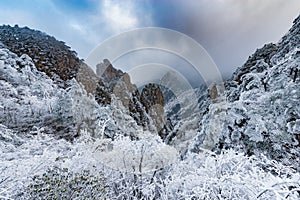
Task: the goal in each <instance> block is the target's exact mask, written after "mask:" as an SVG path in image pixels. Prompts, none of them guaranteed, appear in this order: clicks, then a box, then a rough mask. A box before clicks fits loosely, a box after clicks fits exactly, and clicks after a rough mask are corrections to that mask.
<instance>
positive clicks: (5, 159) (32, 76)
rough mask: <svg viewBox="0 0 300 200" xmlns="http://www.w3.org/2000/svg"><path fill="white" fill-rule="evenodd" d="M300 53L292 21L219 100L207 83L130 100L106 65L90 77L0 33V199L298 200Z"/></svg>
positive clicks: (132, 90)
mask: <svg viewBox="0 0 300 200" xmlns="http://www.w3.org/2000/svg"><path fill="white" fill-rule="evenodd" d="M299 52H300V16H299V17H298V18H297V19H296V20H295V21H294V25H293V27H292V28H291V29H290V30H289V32H288V33H287V34H286V35H285V36H284V37H283V38H282V40H281V41H280V42H279V43H277V44H267V45H265V46H264V47H262V48H261V49H258V50H257V51H256V52H255V53H254V54H253V55H252V56H250V57H249V59H248V60H247V62H246V63H245V64H244V65H243V66H242V67H240V68H238V69H237V71H236V72H235V73H234V74H233V76H232V78H231V79H230V80H228V81H226V82H225V83H224V84H225V94H226V100H222V101H219V100H216V99H215V98H214V97H215V96H218V94H217V93H218V92H219V90H218V86H217V85H215V86H213V87H211V88H207V87H206V86H201V87H200V88H196V89H194V90H191V91H185V92H184V93H183V94H180V95H177V96H175V95H174V94H171V92H170V91H168V90H167V88H159V87H158V86H157V85H155V84H149V85H146V86H145V87H144V88H143V89H142V90H141V92H139V90H138V88H136V86H135V85H133V84H131V81H130V77H129V75H128V74H127V73H124V72H122V71H120V70H117V69H115V68H113V66H112V65H111V63H110V62H109V61H108V60H104V61H103V63H99V65H98V68H97V71H98V75H97V74H95V73H94V72H93V71H92V70H91V69H90V68H89V67H88V66H87V65H86V64H85V63H84V61H83V60H80V59H79V58H77V56H76V53H75V52H74V51H72V50H71V49H70V48H69V47H67V46H66V45H65V44H64V43H63V42H59V41H57V40H56V39H55V38H53V37H51V36H48V35H47V34H45V33H41V32H39V31H34V30H31V29H29V28H26V27H25V28H20V27H18V26H15V27H10V26H1V27H0V94H1V95H0V153H1V159H0V199H65V198H69V199H275V198H279V199H299V198H300V196H299V195H300V184H299V183H300V173H299V172H300V169H299V166H300V160H299V156H300V145H299V144H300V105H299V100H300V90H299V84H300V76H299V74H300V72H299V61H300V53H299ZM164 85H167V84H164ZM163 94H165V95H166V94H168V97H166V96H165V97H164V96H163ZM195 97H196V101H191V99H194V98H195Z"/></svg>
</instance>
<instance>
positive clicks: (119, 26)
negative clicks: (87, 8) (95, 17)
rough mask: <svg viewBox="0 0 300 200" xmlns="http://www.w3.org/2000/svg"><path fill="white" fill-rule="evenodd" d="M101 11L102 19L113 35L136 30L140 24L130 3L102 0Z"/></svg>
mask: <svg viewBox="0 0 300 200" xmlns="http://www.w3.org/2000/svg"><path fill="white" fill-rule="evenodd" d="M101 10H102V15H103V19H104V20H105V22H106V23H107V25H108V27H110V28H111V29H112V30H113V31H114V32H115V33H119V32H121V31H124V30H128V29H132V28H136V27H137V26H138V25H139V24H140V22H139V19H138V16H137V15H136V13H135V10H136V8H135V6H134V4H133V2H132V1H119V2H116V1H112V0H104V1H103V4H102V6H101Z"/></svg>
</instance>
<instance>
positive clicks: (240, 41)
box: [0, 0, 300, 77]
mask: <svg viewBox="0 0 300 200" xmlns="http://www.w3.org/2000/svg"><path fill="white" fill-rule="evenodd" d="M299 14H300V1H299V0H182V1H181V0H119V1H116V0H101V1H96V0H0V24H10V25H15V24H19V25H20V26H28V27H30V28H34V29H38V30H41V31H44V32H46V33H48V34H50V35H53V36H55V37H56V38H57V39H59V40H63V41H65V42H66V43H67V44H68V45H69V46H71V47H72V49H74V50H75V51H77V52H78V53H79V56H80V57H81V58H83V59H86V58H87V57H88V55H89V53H90V52H91V50H92V49H94V48H95V47H97V45H98V44H99V43H101V42H103V41H104V40H106V39H107V38H109V37H111V36H113V35H116V34H119V33H122V32H124V31H128V30H131V29H134V28H142V27H149V26H151V27H163V28H169V29H172V30H176V31H179V32H181V33H184V34H186V35H188V36H190V37H192V38H193V39H195V40H196V41H197V42H198V43H200V44H201V45H202V46H203V47H204V48H205V49H206V51H207V52H208V53H209V55H210V56H211V57H212V59H213V60H214V62H215V63H216V64H217V66H218V68H219V69H220V71H221V73H222V75H223V77H228V76H229V75H230V74H231V73H232V72H233V71H234V70H235V69H236V68H237V67H238V66H241V65H242V64H243V62H245V60H246V59H247V57H248V56H249V55H250V54H252V53H253V52H254V51H255V49H256V48H258V47H261V46H262V45H263V44H265V43H268V42H277V41H278V40H279V39H280V38H281V37H282V36H283V35H284V34H285V33H286V32H287V31H288V29H289V28H290V27H291V25H292V21H293V19H294V18H296V17H297V15H299Z"/></svg>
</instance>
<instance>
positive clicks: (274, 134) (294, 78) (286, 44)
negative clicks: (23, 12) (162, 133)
mask: <svg viewBox="0 0 300 200" xmlns="http://www.w3.org/2000/svg"><path fill="white" fill-rule="evenodd" d="M299 52H300V17H298V18H297V19H296V20H295V21H294V25H293V27H292V28H291V29H290V30H289V32H288V33H287V34H286V35H285V36H284V37H283V38H282V40H281V41H279V43H277V44H267V45H265V46H263V47H262V48H260V49H258V50H257V51H256V52H255V53H254V54H253V55H252V56H250V57H249V59H248V60H247V62H246V63H245V64H244V65H243V66H242V67H240V68H238V69H237V70H236V72H235V73H234V74H233V76H232V78H231V79H230V80H228V81H226V82H225V88H226V95H227V105H226V106H227V109H226V110H225V111H224V114H225V118H224V121H223V128H222V129H221V130H222V131H221V133H220V134H219V136H218V142H216V146H215V147H214V149H224V148H225V149H226V148H234V149H237V150H242V151H243V152H246V153H247V154H248V155H252V154H255V155H259V154H261V153H263V154H264V155H267V156H269V157H270V158H272V159H276V160H278V161H281V162H283V163H284V164H286V165H292V166H294V167H295V168H297V170H300V168H299V166H300V159H299V158H300V157H299V156H300V145H299V144H300V136H299V134H300V104H299V102H300V90H299V88H300V73H299V72H298V71H299V69H300V65H299V63H300V53H299ZM211 106H212V105H210V107H211ZM209 120H211V119H210V118H207V117H205V116H204V118H203V120H202V126H200V127H201V128H200V132H199V134H198V137H197V139H196V138H195V141H194V143H193V144H192V147H191V148H192V150H193V151H196V152H197V148H198V147H201V146H203V141H205V137H206V136H207V135H209V134H210V133H209V130H210V128H211V127H209V123H208V121H209ZM200 138H201V139H200Z"/></svg>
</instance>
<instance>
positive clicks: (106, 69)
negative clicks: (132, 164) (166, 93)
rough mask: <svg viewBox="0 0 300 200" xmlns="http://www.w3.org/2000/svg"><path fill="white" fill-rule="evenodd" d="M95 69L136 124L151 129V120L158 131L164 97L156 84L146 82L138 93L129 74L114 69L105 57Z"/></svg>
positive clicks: (162, 123)
mask: <svg viewBox="0 0 300 200" xmlns="http://www.w3.org/2000/svg"><path fill="white" fill-rule="evenodd" d="M96 71H97V75H98V76H99V77H101V80H103V82H104V83H106V85H107V87H108V88H109V91H110V94H113V95H114V96H115V97H116V98H117V99H118V100H120V101H121V102H122V104H123V105H124V107H126V108H128V111H129V114H130V115H131V116H132V117H133V118H134V119H135V121H136V122H137V124H138V125H142V126H143V127H148V128H149V129H153V127H149V125H150V124H151V122H152V124H153V125H154V126H155V128H156V131H158V132H159V131H160V130H161V129H162V128H163V127H164V97H163V93H162V91H161V89H160V88H159V87H158V86H155V85H154V84H148V85H146V86H145V87H144V88H143V89H142V92H141V93H140V92H139V91H138V88H137V87H136V86H135V85H134V84H132V83H131V80H130V76H129V75H128V74H127V73H124V72H122V71H121V70H117V69H115V68H114V67H113V66H112V64H111V63H110V61H109V60H107V59H104V60H103V62H102V63H100V64H98V65H97V70H96Z"/></svg>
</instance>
